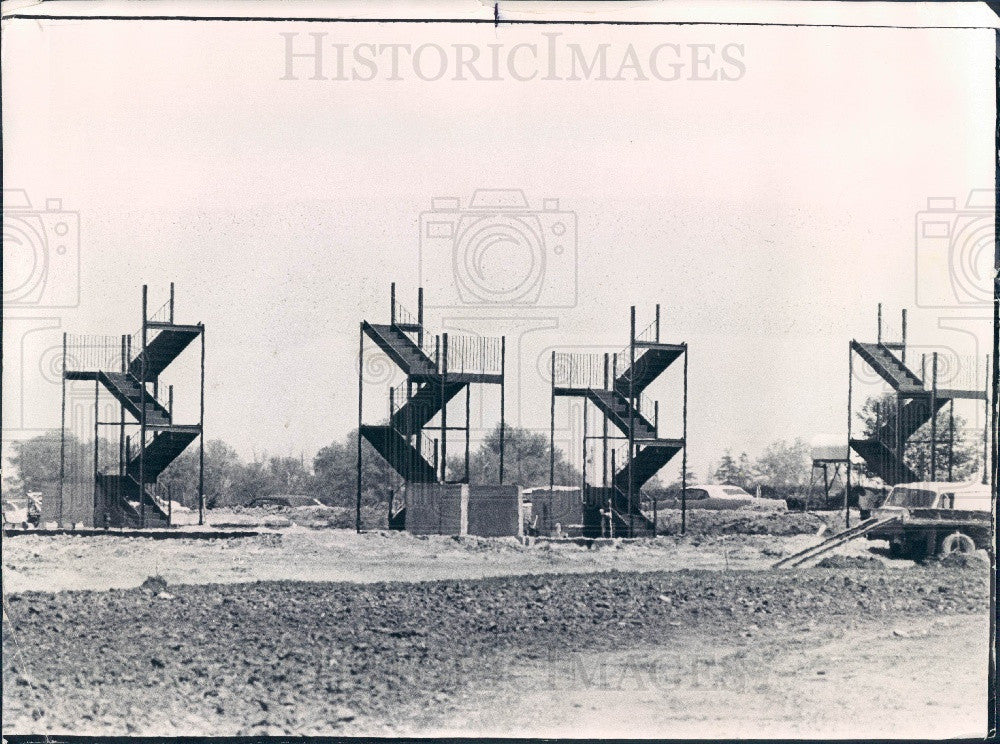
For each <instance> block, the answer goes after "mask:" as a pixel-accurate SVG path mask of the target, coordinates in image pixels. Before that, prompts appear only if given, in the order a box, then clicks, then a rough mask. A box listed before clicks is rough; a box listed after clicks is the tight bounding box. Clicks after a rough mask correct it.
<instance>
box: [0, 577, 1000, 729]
mask: <svg viewBox="0 0 1000 744" xmlns="http://www.w3.org/2000/svg"><path fill="white" fill-rule="evenodd" d="M987 592H988V577H987V575H986V571H985V569H984V568H983V567H982V566H979V567H965V568H962V567H954V568H949V567H944V566H933V567H931V566H920V567H911V568H907V569H898V570H894V569H886V568H884V567H880V568H878V569H860V568H851V569H823V568H814V569H808V570H800V571H768V570H765V571H754V570H743V571H703V570H698V571H669V572H662V571H661V572H649V573H625V572H609V573H600V574H595V573H590V574H563V575H545V576H511V577H500V578H490V579H475V580H466V581H454V580H449V581H432V582H416V583H408V582H396V583H374V584H351V583H340V584H331V583H319V582H289V581H279V582H262V583H253V584H244V585H235V584H223V585H218V584H217V585H200V586H195V585H186V586H172V585H168V586H166V587H165V588H164V586H163V585H160V586H151V587H150V588H149V589H145V590H144V589H128V590H119V589H115V590H109V591H96V592H87V591H73V592H57V593H41V592H30V593H22V594H16V595H12V596H8V597H7V601H6V603H5V622H4V634H3V651H4V654H3V672H4V674H3V705H4V719H3V731H4V733H5V734H7V733H14V732H33V733H60V732H61V733H68V732H72V733H81V734H151V735H186V734H198V733H201V734H204V733H212V734H216V735H228V734H280V733H289V734H323V733H326V734H330V733H338V734H339V733H343V734H443V733H444V734H457V733H477V734H486V733H495V734H518V735H525V734H529V733H530V734H535V735H548V734H570V735H587V734H590V735H596V734H615V735H629V736H683V735H699V734H705V735H710V734H711V735H720V734H721V735H731V736H750V735H772V734H774V735H805V736H840V735H862V734H863V735H868V736H875V735H887V734H889V735H904V732H905V733H906V734H911V733H912V734H919V735H925V736H931V735H935V736H936V735H981V734H982V733H983V728H984V725H985V689H986V688H985V677H984V675H985V660H986V649H987V639H986V630H985V629H986V622H987ZM898 727H902V728H898Z"/></svg>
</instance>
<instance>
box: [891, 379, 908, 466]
mask: <svg viewBox="0 0 1000 744" xmlns="http://www.w3.org/2000/svg"><path fill="white" fill-rule="evenodd" d="M903 407H904V406H903V396H901V395H899V394H897V395H896V432H895V440H896V441H895V445H896V447H895V450H896V467H895V468H893V470H894V471H895V475H896V481H897V482H898V481H900V480H902V478H903V468H904V467H905V466H906V442H904V441H903Z"/></svg>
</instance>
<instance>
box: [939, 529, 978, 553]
mask: <svg viewBox="0 0 1000 744" xmlns="http://www.w3.org/2000/svg"><path fill="white" fill-rule="evenodd" d="M975 552H976V542H975V540H973V539H972V538H971V537H969V536H968V535H966V534H963V533H961V532H952V533H951V534H950V535H948V536H947V537H946V538H944V540H942V541H941V547H940V548H938V553H939V554H940V555H951V554H952V553H975Z"/></svg>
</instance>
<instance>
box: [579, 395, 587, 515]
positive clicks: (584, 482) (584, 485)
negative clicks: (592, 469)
mask: <svg viewBox="0 0 1000 744" xmlns="http://www.w3.org/2000/svg"><path fill="white" fill-rule="evenodd" d="M582 476H583V477H582V479H581V486H580V495H581V496H582V495H583V494H585V493H586V492H587V399H586V397H584V399H583V468H582Z"/></svg>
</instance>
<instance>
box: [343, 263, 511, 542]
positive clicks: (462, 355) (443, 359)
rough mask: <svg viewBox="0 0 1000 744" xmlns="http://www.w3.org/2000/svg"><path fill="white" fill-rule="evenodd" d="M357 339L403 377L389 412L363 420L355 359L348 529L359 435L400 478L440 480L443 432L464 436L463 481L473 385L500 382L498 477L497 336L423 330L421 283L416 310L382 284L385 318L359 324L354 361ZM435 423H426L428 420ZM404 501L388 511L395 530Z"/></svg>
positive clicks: (501, 361)
mask: <svg viewBox="0 0 1000 744" xmlns="http://www.w3.org/2000/svg"><path fill="white" fill-rule="evenodd" d="M365 338H367V339H369V340H370V341H372V342H374V343H375V346H376V347H377V348H378V349H380V350H381V351H382V352H383V353H384V354H385V355H386V356H387V357H388V358H389V359H390V360H391V361H392V362H393V364H395V365H396V366H397V367H398V368H399V369H400V370H402V372H403V374H404V375H405V376H406V381H405V383H403V385H401V386H400V387H399V388H398V389H397V388H390V390H389V413H388V417H387V418H386V420H384V421H383V422H381V423H378V424H366V423H364V421H363V400H364V375H363V373H362V370H363V367H364V365H363V363H362V364H359V374H358V434H359V436H358V454H357V458H358V459H357V504H356V507H357V514H356V517H357V519H356V522H357V524H356V527H357V529H358V531H359V532H360V531H361V493H362V468H361V462H362V459H361V458H362V440H364V441H366V442H368V443H369V444H370V445H371V446H372V447H373V448H374V449H375V451H376V452H378V454H379V455H380V456H381V457H382V458H383V459H384V460H385V461H386V462H387V463H388V464H389V465H390V466H391V467H392V469H393V470H394V471H395V472H396V473H397V474H399V476H400V477H401V478H402V479H403V481H404V483H405V484H414V483H445V482H447V481H446V477H447V457H448V432H454V431H459V432H462V433H463V434H464V438H465V449H464V454H465V476H464V477H463V478H462V479H461V480H460V481H458V482H463V483H467V482H468V481H469V457H470V432H471V425H470V397H471V391H472V386H473V385H475V384H494V385H499V386H500V473H499V482H500V483H501V484H502V483H503V465H504V463H503V450H504V446H503V442H504V380H505V374H504V367H505V354H506V346H505V344H506V341H505V338H504V337H500V338H482V337H465V336H457V337H456V336H455V335H454V334H448V333H443V334H440V335H434V336H432V335H430V334H428V333H427V331H426V329H425V327H424V300H423V289H422V288H419V289H418V290H417V314H416V315H412V314H411V313H410V312H409V311H407V310H406V309H405V308H404V307H403V306H402V305H400V304H399V303H398V302H397V301H396V285H395V283H393V284H392V285H391V290H390V315H389V323H388V324H385V325H380V324H374V323H369V322H367V321H362V322H361V332H360V341H359V359H361V360H363V359H364V354H365ZM463 392H464V393H465V417H464V422H460V424H459V425H457V426H456V425H449V423H448V404H449V403H450V402H452V401H453V400H454V399H455V398H456V397H458V396H459V394H460V393H463ZM435 418H436V419H437V423H436V424H432V421H433V420H434V419H435ZM405 520H406V507H405V506H403V507H401V508H400V509H398V510H395V511H394V510H393V507H392V505H391V504H390V514H389V526H390V527H391V528H394V529H402V528H403V526H404V525H405Z"/></svg>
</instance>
